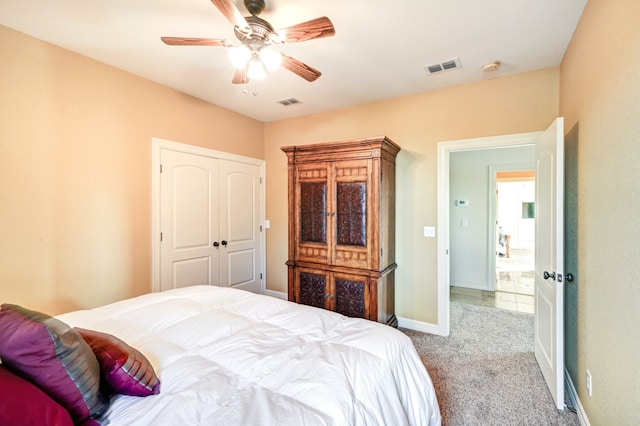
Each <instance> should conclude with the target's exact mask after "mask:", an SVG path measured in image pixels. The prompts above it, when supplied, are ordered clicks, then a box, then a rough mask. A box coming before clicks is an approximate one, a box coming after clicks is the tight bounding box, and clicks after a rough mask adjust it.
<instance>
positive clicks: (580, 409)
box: [564, 368, 591, 426]
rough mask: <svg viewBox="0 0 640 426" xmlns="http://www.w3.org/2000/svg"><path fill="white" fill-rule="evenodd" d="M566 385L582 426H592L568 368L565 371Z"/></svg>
mask: <svg viewBox="0 0 640 426" xmlns="http://www.w3.org/2000/svg"><path fill="white" fill-rule="evenodd" d="M564 383H565V388H566V390H567V392H568V394H569V399H570V400H571V404H573V408H575V409H576V413H577V414H578V421H579V422H580V426H591V423H589V419H588V418H587V413H585V411H584V407H582V404H581V403H580V398H578V392H577V391H576V387H575V386H573V381H571V376H569V372H568V371H567V369H566V368H565V369H564Z"/></svg>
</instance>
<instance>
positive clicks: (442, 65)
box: [424, 58, 462, 75]
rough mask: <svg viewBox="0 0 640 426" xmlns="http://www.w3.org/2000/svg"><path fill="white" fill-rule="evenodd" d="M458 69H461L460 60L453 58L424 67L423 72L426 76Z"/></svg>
mask: <svg viewBox="0 0 640 426" xmlns="http://www.w3.org/2000/svg"><path fill="white" fill-rule="evenodd" d="M458 68H462V65H460V58H454V59H449V60H448V61H444V62H439V63H437V64H431V65H425V66H424V71H425V72H426V73H427V74H428V75H433V74H438V73H440V72H443V71H450V70H456V69H458Z"/></svg>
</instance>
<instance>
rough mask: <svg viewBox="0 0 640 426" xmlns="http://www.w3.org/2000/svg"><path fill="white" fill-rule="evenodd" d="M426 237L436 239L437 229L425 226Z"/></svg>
mask: <svg viewBox="0 0 640 426" xmlns="http://www.w3.org/2000/svg"><path fill="white" fill-rule="evenodd" d="M424 236H425V237H435V236H436V227H435V226H425V227H424Z"/></svg>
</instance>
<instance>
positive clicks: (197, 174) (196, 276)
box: [160, 149, 220, 290]
mask: <svg viewBox="0 0 640 426" xmlns="http://www.w3.org/2000/svg"><path fill="white" fill-rule="evenodd" d="M160 158H161V164H162V173H161V176H160V199H161V200H160V222H161V233H162V234H161V235H162V241H161V243H160V246H161V248H160V265H161V266H160V272H161V274H160V275H161V276H160V290H168V289H171V288H177V287H186V286H192V285H200V284H206V285H218V269H219V265H218V261H219V260H218V259H219V255H218V252H219V250H220V249H219V247H214V245H213V243H214V242H216V241H220V240H219V239H218V227H217V224H218V198H219V194H218V187H219V185H218V160H217V159H214V158H210V157H204V156H200V155H194V154H187V153H183V152H176V151H172V150H166V149H162V150H161V153H160Z"/></svg>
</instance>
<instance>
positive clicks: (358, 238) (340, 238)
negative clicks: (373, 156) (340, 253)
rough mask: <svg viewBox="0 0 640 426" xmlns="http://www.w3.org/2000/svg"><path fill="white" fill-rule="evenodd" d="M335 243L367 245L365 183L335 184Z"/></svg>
mask: <svg viewBox="0 0 640 426" xmlns="http://www.w3.org/2000/svg"><path fill="white" fill-rule="evenodd" d="M335 223H336V245H347V246H359V247H366V246H367V183H366V182H338V183H337V184H336V220H335Z"/></svg>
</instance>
